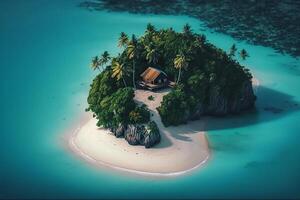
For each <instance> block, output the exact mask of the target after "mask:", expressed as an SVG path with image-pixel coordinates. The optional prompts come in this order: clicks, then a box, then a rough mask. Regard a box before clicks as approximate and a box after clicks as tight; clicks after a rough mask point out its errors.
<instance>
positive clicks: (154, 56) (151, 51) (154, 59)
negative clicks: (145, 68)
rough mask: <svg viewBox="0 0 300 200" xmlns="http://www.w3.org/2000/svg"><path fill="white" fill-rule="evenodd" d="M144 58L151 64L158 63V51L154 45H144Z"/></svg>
mask: <svg viewBox="0 0 300 200" xmlns="http://www.w3.org/2000/svg"><path fill="white" fill-rule="evenodd" d="M145 48H146V52H147V54H146V60H147V61H148V62H149V63H150V64H151V63H152V64H153V65H156V64H157V63H158V58H159V53H158V51H157V49H156V48H155V47H153V46H152V45H149V46H146V47H145Z"/></svg>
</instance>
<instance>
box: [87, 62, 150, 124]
mask: <svg viewBox="0 0 300 200" xmlns="http://www.w3.org/2000/svg"><path fill="white" fill-rule="evenodd" d="M133 97H134V90H133V89H132V88H131V87H124V86H123V85H122V82H120V81H119V80H117V79H115V78H113V71H112V70H111V69H110V68H109V67H108V68H106V69H105V70H104V71H103V72H102V73H100V74H99V75H98V76H97V77H96V78H95V79H94V80H93V83H92V84H91V89H90V92H89V96H88V104H89V108H88V109H87V111H89V110H91V111H92V112H93V113H94V116H95V117H97V119H98V123H97V126H102V127H105V128H110V129H114V128H117V127H118V126H119V125H120V124H126V125H127V124H136V123H146V122H148V121H149V119H150V113H149V111H148V109H147V108H146V106H145V105H142V106H138V105H137V104H136V103H135V102H134V100H133Z"/></svg>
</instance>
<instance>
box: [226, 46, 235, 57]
mask: <svg viewBox="0 0 300 200" xmlns="http://www.w3.org/2000/svg"><path fill="white" fill-rule="evenodd" d="M236 51H237V48H236V46H235V44H233V45H232V46H231V47H230V49H229V54H228V55H229V57H230V58H233V57H234V56H235V53H236Z"/></svg>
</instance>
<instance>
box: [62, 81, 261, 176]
mask: <svg viewBox="0 0 300 200" xmlns="http://www.w3.org/2000/svg"><path fill="white" fill-rule="evenodd" d="M252 84H253V88H254V90H255V91H256V90H257V89H258V87H259V80H258V79H256V78H253V79H252ZM168 91H169V90H162V91H158V92H151V91H146V90H136V92H135V100H136V101H137V102H138V103H144V104H146V105H147V106H148V108H149V110H150V111H151V113H152V114H153V116H152V117H151V119H152V120H154V121H155V122H156V123H157V125H158V127H159V129H160V132H161V137H162V138H161V142H160V143H159V144H158V145H156V146H154V147H152V148H150V149H146V148H145V147H144V146H131V145H129V144H128V143H127V141H126V140H125V139H124V138H116V137H115V136H114V135H112V134H111V133H109V131H108V130H106V129H102V128H98V127H97V126H96V123H97V120H96V119H95V118H92V117H89V119H88V120H87V122H86V123H84V124H83V125H82V126H80V127H78V128H77V129H76V130H75V131H74V133H73V134H72V135H71V136H69V138H68V143H69V147H70V148H71V150H72V151H73V152H75V153H76V155H79V156H80V157H81V158H84V159H86V160H88V161H89V162H91V163H92V164H95V165H97V166H104V167H108V168H111V169H117V170H121V171H127V172H132V173H137V174H143V175H156V176H174V175H181V174H185V173H187V172H191V171H192V170H194V169H196V168H198V167H200V166H201V165H203V164H204V163H205V162H206V161H207V160H208V158H209V156H210V150H209V144H208V140H207V138H206V134H205V132H204V130H205V120H197V121H192V122H189V123H188V124H187V125H181V126H176V127H174V126H171V127H164V126H163V124H162V122H161V120H160V116H159V114H158V112H157V110H156V108H157V107H158V106H159V105H160V102H161V101H162V98H163V96H164V95H165V94H167V93H168ZM150 95H152V96H154V101H150V100H148V96H150Z"/></svg>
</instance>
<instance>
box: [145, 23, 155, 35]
mask: <svg viewBox="0 0 300 200" xmlns="http://www.w3.org/2000/svg"><path fill="white" fill-rule="evenodd" d="M153 32H155V26H154V25H152V24H151V23H148V24H147V28H146V33H147V34H151V33H153Z"/></svg>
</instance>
